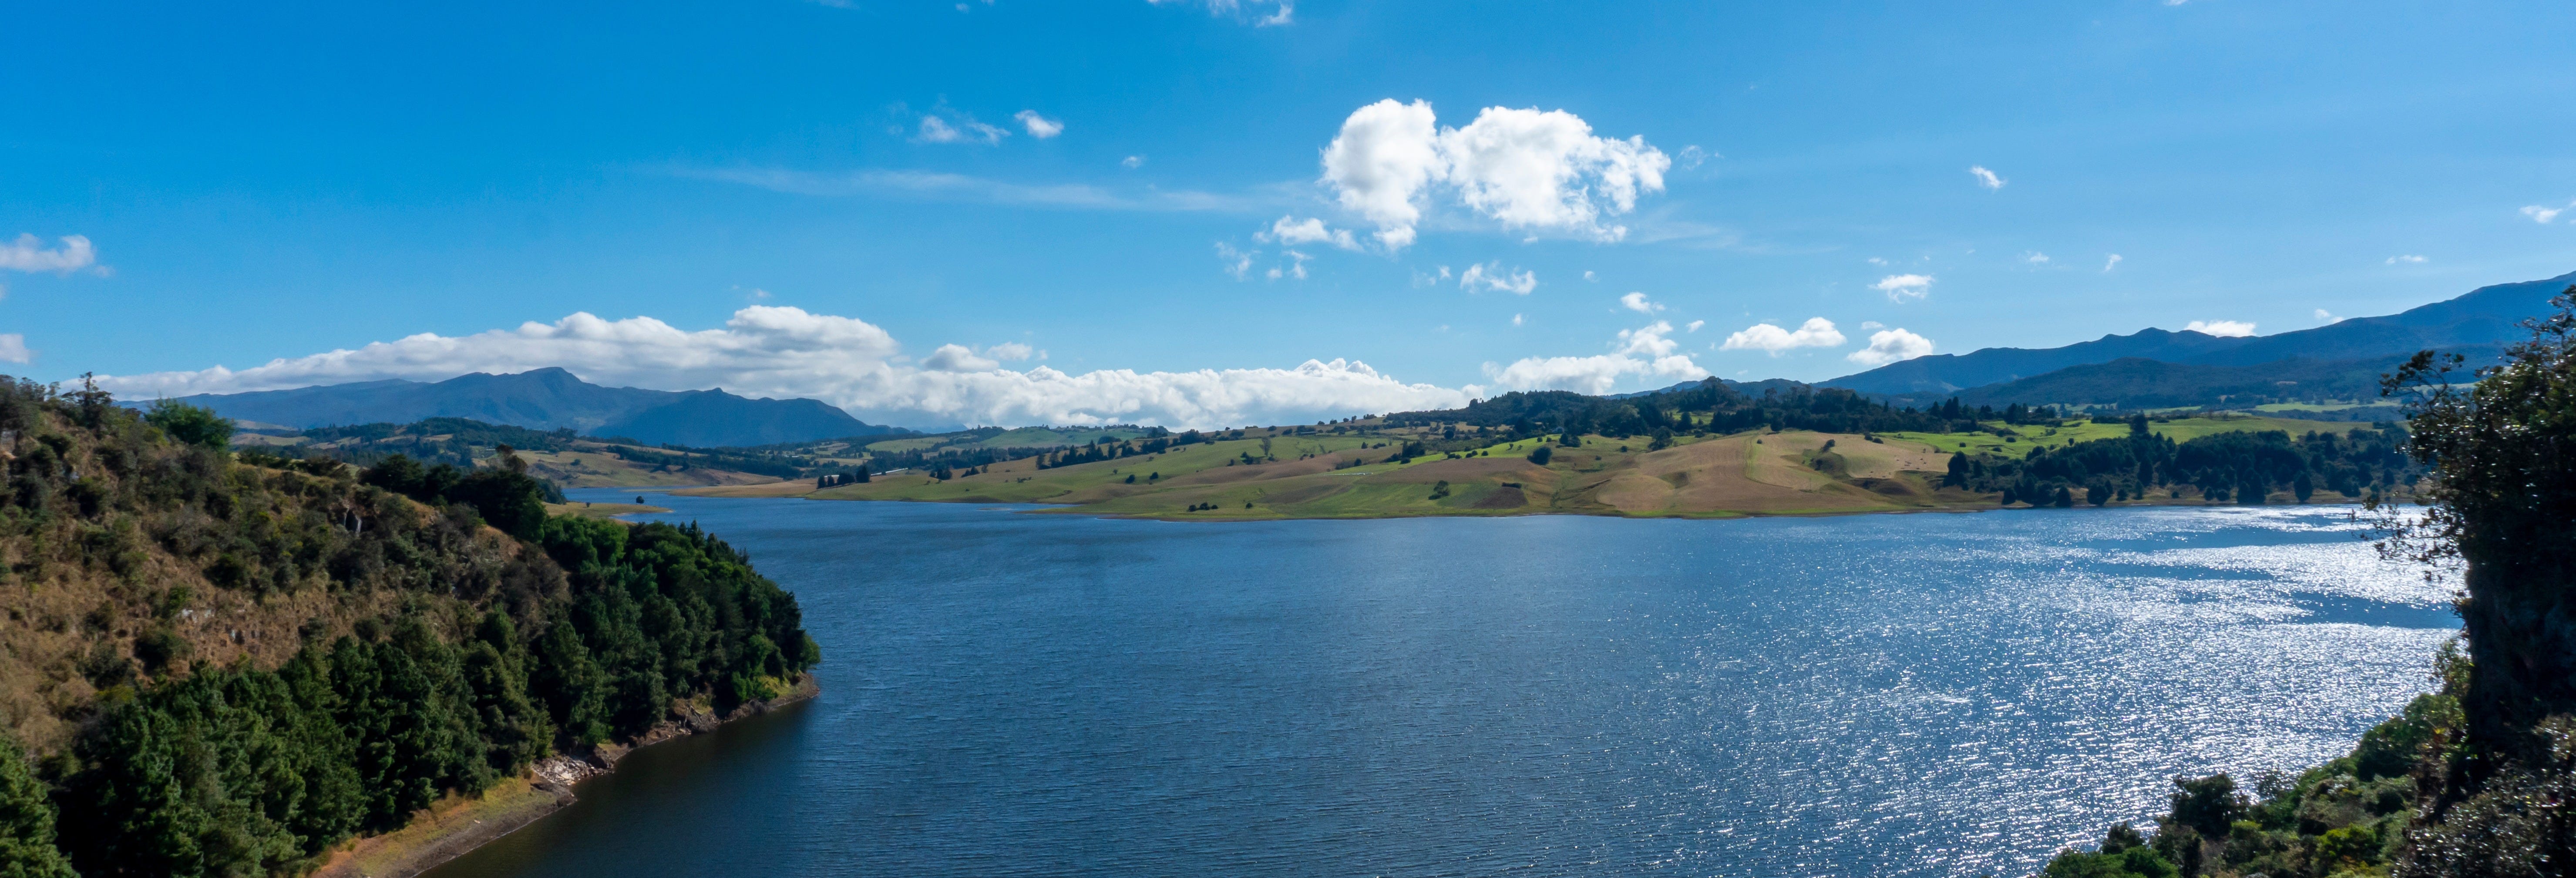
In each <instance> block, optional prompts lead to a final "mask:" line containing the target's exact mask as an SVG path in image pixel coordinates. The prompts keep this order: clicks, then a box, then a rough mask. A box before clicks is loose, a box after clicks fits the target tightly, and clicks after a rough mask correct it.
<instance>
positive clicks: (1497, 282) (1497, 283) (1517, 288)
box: [1442, 262, 1538, 296]
mask: <svg viewBox="0 0 2576 878" xmlns="http://www.w3.org/2000/svg"><path fill="white" fill-rule="evenodd" d="M1442 270H1443V271H1446V270H1447V269H1446V268H1445V267H1444V268H1443V269H1442ZM1458 288H1459V289H1462V290H1472V291H1475V292H1485V291H1487V290H1491V291H1494V292H1498V293H1517V294H1519V295H1523V296H1526V295H1529V294H1530V291H1531V290H1535V289H1538V274H1537V273H1535V272H1530V271H1523V270H1513V271H1505V270H1503V264H1502V263H1501V262H1488V263H1484V264H1482V265H1470V266H1467V270H1466V271H1463V272H1460V273H1459V274H1458Z"/></svg>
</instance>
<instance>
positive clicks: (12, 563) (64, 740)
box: [0, 381, 819, 878]
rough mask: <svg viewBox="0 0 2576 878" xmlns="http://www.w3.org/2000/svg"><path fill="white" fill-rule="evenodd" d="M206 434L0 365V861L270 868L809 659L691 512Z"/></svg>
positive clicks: (299, 866) (799, 631) (701, 706)
mask: <svg viewBox="0 0 2576 878" xmlns="http://www.w3.org/2000/svg"><path fill="white" fill-rule="evenodd" d="M230 432H231V429H230V424H229V423H227V422H224V421H222V420H220V419H218V418H216V417H214V416H213V415H212V413H209V412H206V411H204V410H201V409H194V408H191V407H188V406H184V405H178V404H171V403H165V404H162V405H159V406H155V407H154V408H153V409H152V410H151V411H150V412H148V413H136V412H134V411H132V410H129V409H126V408H123V407H120V406H117V405H115V404H113V401H112V400H110V399H109V398H108V397H107V395H106V394H104V393H100V392H96V391H82V392H75V393H69V394H62V395H56V394H55V393H54V392H52V391H51V390H49V389H48V388H46V387H44V386H41V385H37V384H33V383H28V382H18V381H11V382H8V383H7V384H5V385H0V460H5V461H6V469H7V481H6V483H5V485H0V557H5V560H6V562H7V566H6V568H5V573H4V574H0V575H5V578H6V585H5V587H0V606H5V608H6V610H7V614H8V617H7V620H6V622H5V625H0V647H5V653H0V724H4V725H5V730H6V732H7V735H8V737H9V738H11V739H12V740H11V741H9V742H8V743H6V744H5V745H0V875H11V876H17V875H28V876H39V875H41V876H63V875H71V874H75V871H76V873H77V874H79V875H85V876H92V878H96V876H110V875H135V876H144V875H149V876H201V875H227V876H230V875H263V874H293V873H296V872H299V871H301V870H304V869H306V868H309V867H310V866H311V864H313V863H314V862H316V858H317V857H318V856H320V855H322V854H323V853H325V852H326V851H328V850H329V849H330V848H332V847H333V846H334V845H336V844H338V843H339V842H341V841H342V840H344V839H346V838H348V837H350V836H351V835H353V834H360V833H372V832H378V831H383V830H388V829H392V828H395V827H398V826H401V825H402V824H403V823H404V822H405V821H407V820H409V819H410V818H411V816H412V814H413V813H414V812H415V811H417V810H418V809H420V808H422V807H424V806H426V805H428V804H429V803H431V802H432V801H434V800H436V799H438V798H439V797H440V796H442V795H446V794H449V793H473V792H476V791H479V790H482V789H484V788H486V787H489V786H490V785H492V784H494V783H496V782H497V781H499V780H502V779H505V778H509V777H512V776H516V775H518V774H520V773H522V772H523V771H525V770H526V768H527V767H528V766H529V764H530V763H531V762H532V761H534V760H536V759H538V758H540V757H542V756H544V755H546V754H548V753H551V752H557V751H568V750H574V749H578V748H581V747H585V746H587V745H591V744H596V743H600V742H603V741H610V740H616V739H623V738H628V737H632V736H635V735H638V734H640V733H643V732H645V731H647V730H648V729H651V728H653V727H654V726H655V725H656V724H659V723H663V722H665V721H667V720H669V719H670V718H672V717H673V716H674V714H675V711H680V710H705V709H713V710H717V711H722V710H725V709H728V708H730V707H732V706H733V705H736V704H739V703H743V702H746V701H753V700H761V699H767V698H771V697H774V696H776V695H778V694H779V693H780V692H782V691H784V689H785V688H786V687H788V686H790V685H792V684H793V683H794V681H796V680H798V679H800V678H801V677H802V676H803V674H804V672H805V670H806V669H807V668H808V667H810V666H811V665H812V664H813V663H814V662H815V661H817V660H818V659H819V650H818V648H817V647H816V645H815V644H814V642H813V641H812V640H811V639H810V638H808V637H807V636H806V635H805V632H804V630H803V627H802V623H801V616H800V614H799V611H798V609H797V605H796V600H795V597H794V596H793V595H791V594H789V593H787V592H785V591H782V590H780V589H779V588H778V587H777V586H776V585H775V584H773V583H771V582H769V581H768V580H767V579H764V578H762V577H761V576H760V575H759V574H758V573H756V572H755V571H754V570H753V569H752V568H751V565H750V562H749V559H748V558H746V557H744V556H743V555H742V554H741V553H740V552H737V551H735V550H733V549H732V548H730V547H728V546H726V545H725V544H724V543H723V542H722V541H720V540H717V539H715V538H714V537H712V536H709V535H707V534H705V533H702V532H699V531H697V530H695V529H694V528H682V527H672V526H668V525H659V524H648V525H642V526H635V527H631V528H630V527H628V526H626V525H622V524H617V523H613V522H605V521H596V520H582V519H574V518H563V517H558V518H548V517H547V516H546V515H545V514H544V510H543V507H542V506H541V505H539V497H540V494H541V492H542V486H541V484H540V483H539V482H538V481H537V480H535V479H533V478H531V477H529V476H527V475H525V474H524V473H522V472H520V471H519V468H518V467H500V468H486V469H482V470H479V471H467V470H463V469H458V468H455V467H451V466H445V465H439V466H428V467H424V466H421V465H420V464H418V463H417V462H414V461H412V460H410V459H409V458H404V457H392V458H387V459H385V460H383V461H381V462H379V463H378V464H377V465H375V466H374V467H372V468H368V469H364V470H361V469H357V468H354V467H351V466H349V465H347V464H345V463H341V462H338V461H335V460H329V459H324V458H315V459H308V460H304V461H288V460H286V459H284V458H276V457H255V458H252V459H251V460H244V459H237V458H236V457H235V456H234V455H233V454H231V453H230V452H228V451H226V450H225V446H226V441H227V439H228V438H229V436H230ZM253 461H256V462H253Z"/></svg>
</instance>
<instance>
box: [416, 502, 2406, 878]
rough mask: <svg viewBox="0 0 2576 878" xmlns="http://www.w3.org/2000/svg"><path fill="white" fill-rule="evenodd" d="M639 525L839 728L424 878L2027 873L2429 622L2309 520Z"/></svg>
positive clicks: (2242, 515)
mask: <svg viewBox="0 0 2576 878" xmlns="http://www.w3.org/2000/svg"><path fill="white" fill-rule="evenodd" d="M577 493H578V492H577ZM628 493H631V492H628ZM601 496H602V497H605V496H607V495H606V494H602V495H601ZM669 502H670V503H671V504H672V505H674V506H675V507H676V508H677V510H678V511H677V512H676V513H674V514H673V515H671V516H666V517H667V518H671V519H673V520H696V521H699V522H701V523H703V524H705V525H706V526H707V527H709V528H710V529H712V530H714V531H715V532H716V533H717V534H719V535H722V536H724V537H725V538H727V539H728V540H730V541H732V542H733V543H734V545H736V546H737V547H740V548H743V549H745V550H747V551H749V552H750V554H751V556H752V558H753V559H754V561H755V562H756V563H757V564H759V566H760V567H761V569H762V570H763V571H765V572H766V573H768V574H769V575H770V576H771V577H773V578H775V579H777V580H778V581H779V582H781V583H782V584H784V585H786V586H787V587H789V588H790V589H793V590H795V591H796V592H797V594H798V596H799V599H800V600H801V601H802V602H803V604H804V606H805V608H806V614H807V620H808V625H809V627H810V628H811V629H812V630H813V632H814V635H815V637H816V638H817V639H819V640H820V641H821V642H822V643H823V645H824V649H825V654H826V664H825V665H824V667H823V668H822V670H821V677H822V682H823V686H824V695H823V696H822V698H821V699H819V700H818V701H817V702H816V703H814V704H812V705H810V706H808V707H806V708H802V709H799V710H798V711H796V712H793V713H791V714H788V715H786V716H782V717H777V718H773V719H771V720H768V721H766V722H767V723H768V725H762V726H755V725H752V724H746V725H745V726H744V727H743V728H741V729H729V730H727V731H726V732H725V733H723V734H720V735H717V736H714V738H713V739H712V742H692V743H691V744H690V745H689V746H691V747H694V748H695V749H689V750H678V749H674V750H670V751H668V753H670V754H674V755H668V756H666V755H664V754H662V753H656V752H655V751H654V750H647V751H645V752H644V753H643V754H642V755H639V756H638V757H636V758H635V760H634V761H632V762H630V763H629V766H628V767H627V768H625V769H623V770H621V772H620V774H619V775H618V776H616V777H613V778H611V779H609V780H607V781H600V782H594V783H593V785H592V786H590V787H586V788H585V790H584V792H583V796H584V801H583V802H582V803H581V804H580V805H577V806H575V807H574V808H573V809H571V810H570V811H567V812H565V813H563V814H560V815H557V816H555V817H553V818H549V820H548V821H546V822H544V823H541V824H539V825H538V826H536V827H533V828H531V829H528V830H524V831H522V832H521V833H519V834H518V835H514V836H512V837H510V838H508V839H504V840H503V841H502V842H500V843H498V844H495V845H493V846H491V847H488V848H486V849H484V850H482V851H477V852H476V853H474V854H472V855H470V856H468V857H466V858H465V859H463V860H460V861H458V862H456V863H454V864H451V865H450V866H448V867H445V868H443V869H441V870H440V871H439V872H437V873H436V874H437V875H439V876H440V878H464V876H501V875H509V876H520V875H525V876H537V875H545V876H562V875H603V876H605V875H637V874H716V875H734V874H740V875H753V874H759V875H1067V874H1079V875H1118V876H1126V875H1317V874H1325V875H1345V874H1346V875H1404V876H1432V875H1489V874H1498V873H1505V872H1511V873H1516V874H1533V875H1604V874H1611V875H1618V874H1675V875H1753V876H1792V875H1796V876H1806V875H1924V876H1971V875H1980V874H1988V873H1993V874H2027V873H2029V872H2030V871H2032V870H2033V869H2035V868H2036V867H2037V865H2038V864H2039V863H2040V861H2041V860H2043V859H2044V858H2045V857H2046V856H2047V855H2048V854H2049V853H2050V852H2052V851H2054V850H2056V849H2058V848H2059V847H2062V846H2064V845H2067V844H2071V843H2078V842H2084V841H2089V840H2091V839H2095V838H2098V837H2099V835H2100V832H2101V830H2102V829H2103V827H2105V826H2106V825H2108V824H2109V823H2111V822H2113V821H2117V820H2124V819H2141V818H2146V817H2149V816H2151V815H2152V814H2153V813H2155V812H2158V811H2161V810H2162V801H2163V797H2164V793H2165V791H2166V789H2168V786H2167V784H2168V779H2169V778H2171V777H2173V776H2174V775H2176V774H2183V773H2206V772H2211V771H2221V770H2224V771H2230V772H2235V773H2237V774H2238V775H2239V776H2240V777H2250V776H2251V775H2253V774H2255V773H2258V772H2261V771H2265V770H2292V769H2296V768H2298V767H2301V766H2305V765H2309V764H2313V763H2316V762H2319V761H2322V760H2325V759H2328V758H2331V757H2333V756H2336V755H2340V754H2341V753H2342V752H2343V751H2345V750H2346V749H2348V748H2349V747H2350V746H2351V744H2352V742H2353V741H2354V740H2356V739H2357V738H2358V737H2359V735H2360V734H2361V732H2362V731H2363V730H2364V729H2366V728H2368V727H2369V726H2370V725H2371V724H2372V723H2374V722H2376V721H2378V720H2379V719H2381V718H2383V717H2385V716H2387V715H2389V714H2391V713H2393V712H2394V711H2396V710H2397V709H2398V708H2399V707H2400V706H2401V705H2403V704H2404V702H2405V701H2406V699H2408V698H2410V697H2412V696H2413V695H2415V694H2416V693H2418V692H2420V691H2423V690H2424V689H2425V688H2427V687H2428V686H2429V680H2428V678H2427V666H2428V659H2429V658H2430V656H2431V654H2432V652H2433V650H2434V649H2435V648H2436V646H2437V645H2438V644H2439V642H2440V641H2441V640H2442V639H2443V638H2444V637H2446V636H2448V635H2449V633H2450V629H2452V628H2454V627H2455V626H2456V619H2455V618H2454V617H2452V616H2451V615H2450V613H2449V610H2448V607H2447V601H2448V600H2449V599H2450V595H2448V594H2447V593H2445V592H2444V591H2443V590H2442V589H2441V588H2439V587H2436V586H2433V585H2428V584H2426V583H2425V582H2424V580H2423V579H2422V578H2421V577H2420V576H2419V575H2418V574H2416V573H2415V572H2414V571H2412V570H2409V569H2406V568H2403V567H2400V566H2396V565H2392V564H2389V563H2386V562H2382V561H2380V560H2379V559H2378V558H2377V557H2376V555H2375V554H2374V553H2373V551H2372V550H2371V548H2370V546H2369V545H2368V544H2367V543H2365V542H2363V541H2362V540H2361V539H2360V538H2359V534H2358V532H2357V531H2356V530H2355V529H2354V527H2353V526H2352V525H2351V524H2350V523H2349V522H2348V521H2347V519H2346V517H2345V513H2346V510H2345V509H2344V508H2340V507H2333V508H2317V507H2310V508H2300V509H2285V508H2260V509H2184V508H2172V509H2149V510H2090V509H2077V510H2031V511H2013V512H1994V513H1982V514H1973V515H1907V516H1864V517H1847V518H1823V519H1761V520H1741V521H1639V520H1618V519H1604V518H1582V517H1528V518H1510V519H1482V520H1460V519H1417V520H1389V521H1306V522H1271V523H1257V524H1225V525H1207V524H1172V523H1161V522H1148V521H1115V520H1104V519H1096V518H1083V517H1075V516H1063V515H1024V514H1013V513H1010V512H1007V511H1002V510H996V509H990V508H974V507H965V506H943V505H928V504H920V505H914V504H868V503H829V502H807V501H794V500H779V501H743V500H697V499H691V498H671V500H670V501H669ZM736 740H738V741H740V742H741V743H738V744H735V743H726V742H728V741H736ZM673 746H674V747H678V746H680V745H673ZM680 754H685V755H680Z"/></svg>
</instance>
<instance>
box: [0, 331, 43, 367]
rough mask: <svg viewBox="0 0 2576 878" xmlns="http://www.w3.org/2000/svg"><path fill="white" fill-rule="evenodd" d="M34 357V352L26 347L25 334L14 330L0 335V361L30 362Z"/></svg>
mask: <svg viewBox="0 0 2576 878" xmlns="http://www.w3.org/2000/svg"><path fill="white" fill-rule="evenodd" d="M35 359H36V352H35V351H31V350H28V349H27V337H26V336H24V335H20V334H18V333H15V332H12V333H8V334H5V335H0V361H5V362H11V363H30V362H34V361H35Z"/></svg>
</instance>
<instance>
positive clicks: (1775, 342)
mask: <svg viewBox="0 0 2576 878" xmlns="http://www.w3.org/2000/svg"><path fill="white" fill-rule="evenodd" d="M1842 343H1843V334H1842V331H1841V330H1837V329H1835V328H1834V322H1833V321H1831V320H1827V319H1825V318H1822V317H1809V318H1807V322H1805V323H1802V324H1799V325H1798V328H1797V329H1796V330H1794V331H1793V330H1787V329H1782V328H1780V327H1778V326H1776V325H1773V324H1769V323H1756V324H1753V325H1752V326H1748V327H1745V328H1744V330H1743V331H1741V332H1737V333H1735V334H1733V335H1729V336H1727V337H1726V343H1725V344H1722V345H1718V346H1717V349H1718V350H1721V351H1769V352H1770V353H1771V355H1772V356H1775V357H1776V356H1779V355H1780V353H1781V352H1782V351H1788V350H1793V349H1796V348H1829V347H1834V346H1836V345H1840V344H1842Z"/></svg>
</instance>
